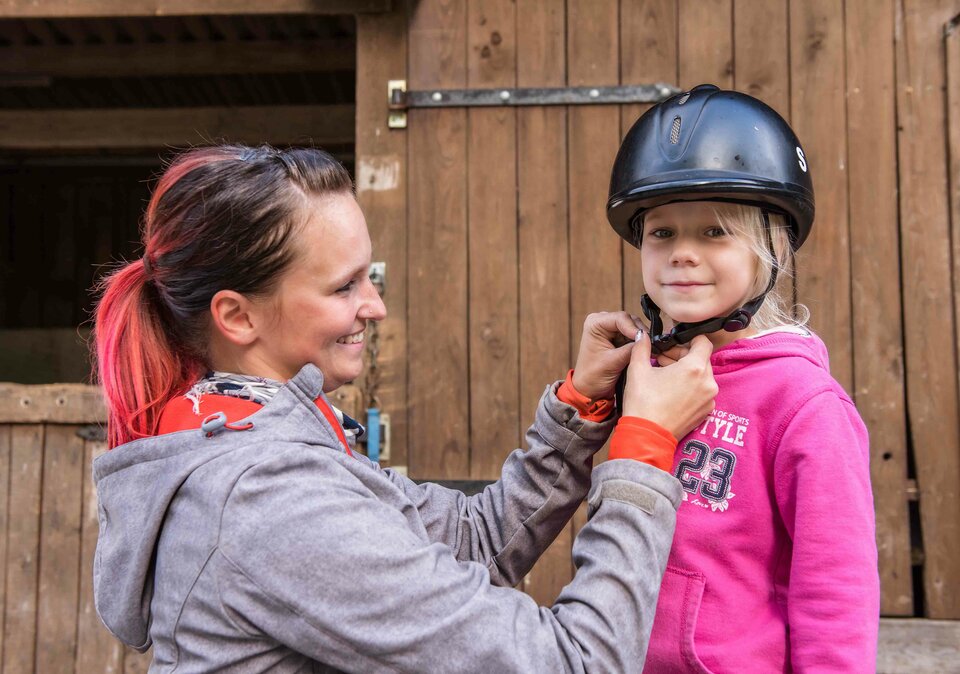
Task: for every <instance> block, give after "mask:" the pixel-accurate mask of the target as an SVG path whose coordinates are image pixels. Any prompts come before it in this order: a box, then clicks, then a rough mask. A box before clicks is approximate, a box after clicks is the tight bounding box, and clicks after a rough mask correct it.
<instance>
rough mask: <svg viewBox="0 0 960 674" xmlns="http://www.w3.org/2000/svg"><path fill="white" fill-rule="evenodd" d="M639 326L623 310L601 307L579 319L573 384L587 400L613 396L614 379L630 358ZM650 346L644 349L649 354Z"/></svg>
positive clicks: (615, 379)
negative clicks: (594, 312)
mask: <svg viewBox="0 0 960 674" xmlns="http://www.w3.org/2000/svg"><path fill="white" fill-rule="evenodd" d="M642 327H643V326H642V325H641V324H640V322H639V320H637V319H636V318H635V317H633V316H631V315H630V314H628V313H627V312H625V311H611V312H606V311H601V312H599V313H596V314H590V315H589V316H587V318H586V320H584V321H583V336H582V337H581V338H580V353H579V354H578V355H577V364H576V366H574V369H573V388H575V389H577V391H578V392H579V393H580V394H581V395H583V396H586V397H587V398H590V400H608V399H610V398H612V397H613V392H614V388H615V387H616V384H617V379H618V378H619V377H620V373H621V372H623V368H625V367H626V366H627V364H628V363H629V362H630V352H631V351H632V350H633V344H634V339H635V338H636V335H637V331H638V330H640V329H641V328H642ZM649 354H650V350H649V349H647V357H648V358H649Z"/></svg>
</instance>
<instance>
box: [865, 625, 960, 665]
mask: <svg viewBox="0 0 960 674" xmlns="http://www.w3.org/2000/svg"><path fill="white" fill-rule="evenodd" d="M879 646H880V647H879V648H878V652H877V674H957V673H958V672H960V622H956V621H947V620H896V619H890V620H881V621H880V644H879Z"/></svg>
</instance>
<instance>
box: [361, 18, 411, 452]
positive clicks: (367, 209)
mask: <svg viewBox="0 0 960 674" xmlns="http://www.w3.org/2000/svg"><path fill="white" fill-rule="evenodd" d="M395 4H396V5H397V7H395V8H394V10H393V11H392V12H390V13H388V14H376V15H364V16H360V17H357V128H356V139H357V140H356V155H357V170H356V177H355V180H356V186H357V200H358V201H359V202H360V206H361V208H362V209H363V212H364V215H366V218H367V226H368V227H369V229H370V239H371V241H372V243H373V256H374V257H373V259H374V260H375V261H380V262H385V263H386V287H385V289H384V293H383V301H384V304H385V305H386V307H387V316H388V318H387V320H386V321H383V322H382V323H380V325H378V326H376V328H375V329H376V330H377V338H378V341H379V344H378V346H377V348H378V349H379V351H378V353H377V357H376V366H377V367H376V370H375V372H371V371H370V369H369V365H370V363H371V362H372V360H371V358H370V357H369V356H372V353H371V352H370V351H368V358H367V365H368V369H367V370H366V372H365V375H364V377H363V378H361V382H362V383H363V387H362V388H363V390H364V395H365V398H366V401H367V402H368V403H369V402H373V403H376V404H378V405H380V407H381V408H382V409H383V410H385V411H386V412H387V413H389V414H390V424H391V428H390V456H389V461H385V462H384V463H385V464H389V465H392V466H404V467H405V466H406V465H407V448H408V446H409V445H408V438H407V429H408V428H409V424H408V423H407V421H408V408H407V348H408V347H407V344H408V342H407V288H408V280H407V279H408V266H407V239H408V234H407V175H408V171H409V167H408V163H407V134H405V133H402V132H401V133H396V132H392V131H391V130H390V129H388V128H387V113H388V110H387V89H386V83H387V81H389V80H391V79H405V78H406V75H407V70H406V68H407V31H406V26H407V13H406V8H405V6H404V4H403V3H401V2H397V3H395ZM370 329H373V328H370ZM367 345H368V347H367V348H368V349H372V348H373V340H372V335H371V338H370V339H369V340H368V342H367Z"/></svg>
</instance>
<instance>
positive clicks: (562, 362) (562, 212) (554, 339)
mask: <svg viewBox="0 0 960 674" xmlns="http://www.w3.org/2000/svg"><path fill="white" fill-rule="evenodd" d="M565 19H566V12H565V7H564V2H563V1H562V0H551V1H550V2H537V1H535V0H520V1H519V2H518V3H517V25H518V26H520V27H522V31H521V32H520V33H519V34H518V35H517V86H521V87H560V86H563V85H564V84H565V83H566V72H565V68H564V66H565V60H566V59H565V54H566V34H565ZM516 152H517V154H516V161H517V185H518V190H519V191H518V194H517V218H518V219H517V228H518V230H519V231H518V244H519V248H518V258H517V262H518V264H519V288H520V290H519V295H520V297H519V303H520V305H519V306H520V308H519V331H520V345H519V351H520V395H519V404H520V417H519V418H520V427H521V430H523V431H525V430H526V428H527V427H529V425H530V424H531V423H532V422H533V417H534V413H535V411H536V407H537V401H538V400H539V399H540V396H541V395H542V394H543V389H544V387H545V386H546V385H547V384H548V383H549V382H552V381H554V380H556V379H559V378H562V377H563V376H564V374H565V372H566V370H567V368H569V367H570V366H571V356H570V345H569V341H568V339H567V338H566V336H567V335H568V334H569V332H570V327H569V325H570V323H569V321H570V316H569V311H570V305H569V301H570V300H569V297H570V296H569V283H570V281H569V279H570V271H569V250H568V240H569V239H568V224H567V110H566V109H565V108H563V107H546V106H544V107H531V108H523V109H520V110H518V111H517V150H516ZM568 529H569V527H566V528H565V529H564V531H562V532H561V533H560V535H559V536H558V537H557V540H556V541H554V543H553V544H552V545H551V546H550V548H548V550H547V551H546V552H545V553H544V555H543V556H542V557H541V558H540V560H539V561H537V563H536V565H535V566H534V567H533V569H532V570H531V571H530V573H528V574H527V575H526V576H525V577H524V581H523V585H522V587H523V590H524V591H525V592H527V593H528V594H530V595H531V596H532V597H533V598H534V599H536V600H537V601H538V602H539V603H540V604H542V605H550V604H552V603H553V601H554V599H556V597H557V594H558V591H559V588H560V587H563V585H564V584H566V583H567V582H569V581H570V578H571V573H570V564H569V559H570V535H569V531H568Z"/></svg>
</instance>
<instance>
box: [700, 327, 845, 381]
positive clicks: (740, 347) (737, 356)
mask: <svg viewBox="0 0 960 674" xmlns="http://www.w3.org/2000/svg"><path fill="white" fill-rule="evenodd" d="M778 358H800V359H803V360H806V361H809V362H810V363H811V364H812V365H815V366H816V367H818V368H820V369H822V370H824V371H825V372H827V373H829V372H830V359H829V356H828V355H827V347H826V345H825V344H824V343H823V340H821V339H820V338H819V337H818V336H817V335H815V334H814V333H812V332H810V331H809V330H807V329H805V328H795V327H783V328H775V329H773V330H768V331H766V332H762V333H760V334H759V335H756V336H754V337H746V338H743V339H738V340H737V341H735V342H731V343H730V344H727V345H726V346H723V347H720V348H719V349H717V350H716V351H714V352H713V355H712V356H711V357H710V363H711V364H712V365H713V371H714V372H715V373H725V372H735V371H736V370H739V369H741V368H744V367H747V366H748V365H751V364H753V363H756V362H758V361H768V360H771V359H778Z"/></svg>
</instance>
